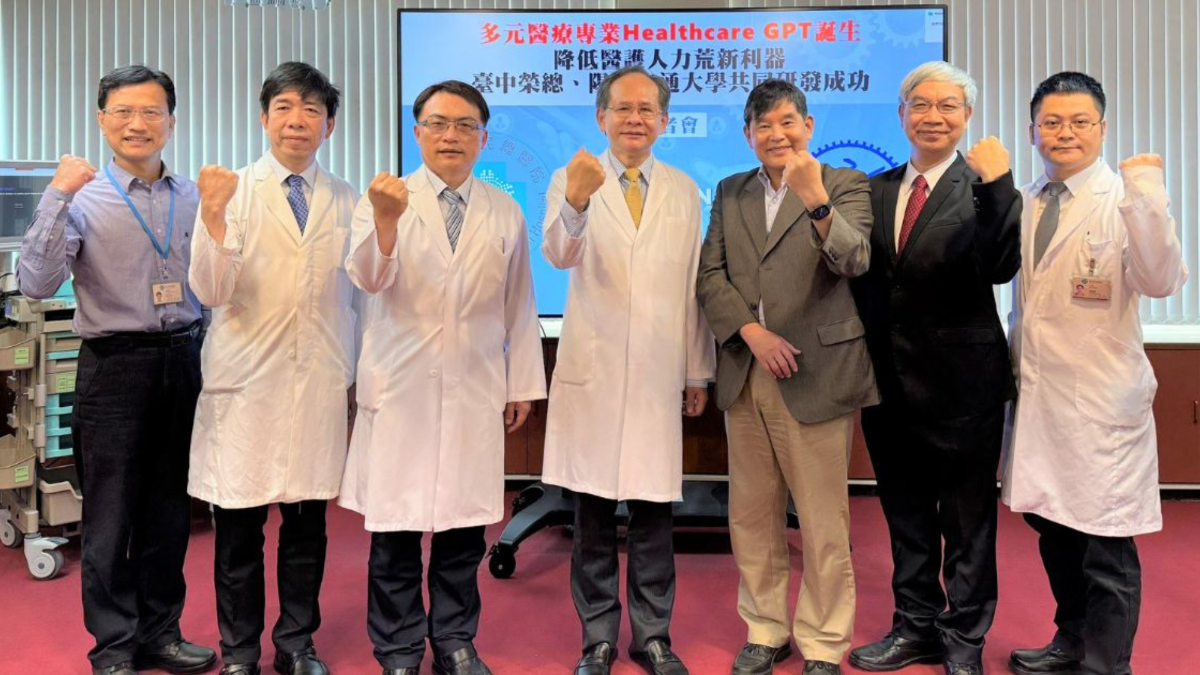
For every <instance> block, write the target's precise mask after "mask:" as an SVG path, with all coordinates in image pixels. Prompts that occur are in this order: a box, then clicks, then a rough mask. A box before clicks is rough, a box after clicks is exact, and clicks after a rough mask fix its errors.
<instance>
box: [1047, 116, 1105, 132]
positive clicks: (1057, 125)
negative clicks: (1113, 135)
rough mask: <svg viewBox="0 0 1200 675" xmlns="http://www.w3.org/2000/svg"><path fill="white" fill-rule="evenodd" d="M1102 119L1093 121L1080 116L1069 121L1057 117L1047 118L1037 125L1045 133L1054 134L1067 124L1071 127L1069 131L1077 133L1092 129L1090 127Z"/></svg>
mask: <svg viewBox="0 0 1200 675" xmlns="http://www.w3.org/2000/svg"><path fill="white" fill-rule="evenodd" d="M1102 121H1103V120H1097V121H1095V122H1093V121H1091V120H1085V119H1082V118H1081V119H1077V120H1071V121H1070V122H1063V121H1062V120H1059V119H1048V120H1042V121H1041V122H1038V123H1037V127H1038V128H1039V129H1041V130H1042V131H1043V132H1045V133H1047V134H1056V133H1058V132H1059V131H1060V130H1062V128H1063V125H1067V126H1070V127H1071V131H1074V132H1075V133H1077V134H1086V133H1087V132H1089V131H1091V130H1092V127H1094V126H1096V125H1097V124H1100V122H1102Z"/></svg>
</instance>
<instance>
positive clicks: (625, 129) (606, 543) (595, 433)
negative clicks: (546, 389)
mask: <svg viewBox="0 0 1200 675" xmlns="http://www.w3.org/2000/svg"><path fill="white" fill-rule="evenodd" d="M670 96H671V93H670V90H669V89H668V88H667V85H666V82H664V81H663V80H662V78H659V77H654V76H652V75H650V74H649V73H648V72H646V70H645V69H644V68H642V67H640V66H631V67H628V68H623V69H621V70H618V71H616V72H614V73H612V74H611V75H609V76H608V78H607V79H606V80H605V81H604V82H603V83H602V84H601V86H600V88H599V90H598V91H597V95H596V121H597V123H598V124H599V126H600V130H601V131H603V132H604V133H605V135H607V136H608V149H607V150H605V151H604V152H602V153H601V154H599V155H592V154H591V153H589V152H587V151H586V150H584V149H582V148H581V149H580V150H579V152H578V153H576V155H575V156H574V157H573V158H572V159H571V161H570V162H569V163H568V164H567V166H566V167H565V168H563V169H560V170H558V171H557V172H555V174H554V177H553V179H552V180H551V185H550V190H549V191H548V193H547V195H546V199H547V208H546V221H545V224H544V230H545V236H544V243H543V244H542V252H543V253H544V254H545V256H546V259H547V260H548V261H549V262H550V264H552V265H554V266H555V267H557V268H559V269H565V270H570V272H571V285H570V290H569V292H568V295H567V307H566V312H565V314H564V319H563V332H562V338H561V339H560V340H559V346H558V361H557V366H556V368H555V371H554V378H553V381H552V382H551V385H550V411H549V416H548V419H547V427H546V456H545V465H544V469H543V476H542V479H543V480H544V481H546V482H547V483H551V484H554V485H561V486H562V487H564V488H568V489H570V490H573V491H574V492H575V495H576V507H575V544H574V548H573V551H572V555H571V596H572V598H573V599H574V601H575V609H576V611H578V613H579V619H580V621H581V622H582V623H583V657H582V658H581V659H580V661H579V663H578V665H577V666H576V669H575V673H576V674H577V675H607V673H608V672H609V669H610V667H611V664H612V661H613V659H614V658H615V656H616V652H617V650H616V647H615V645H616V642H617V636H618V633H619V629H620V623H621V603H620V600H619V599H618V587H619V576H618V564H617V521H616V510H617V502H618V501H624V502H625V504H626V506H627V508H628V510H629V525H628V549H629V563H628V569H627V574H628V579H629V583H628V600H629V623H630V626H631V628H632V632H633V640H632V645H631V647H630V652H631V655H632V656H633V658H634V659H635V660H636V661H638V662H639V663H641V664H642V665H643V666H644V667H645V668H646V669H647V670H648V671H649V672H651V673H664V674H668V673H669V674H686V673H687V668H686V667H684V665H683V662H682V661H681V660H680V659H679V657H678V656H676V655H675V654H674V653H673V652H672V651H671V637H670V634H669V630H668V629H669V625H670V620H671V610H672V606H673V604H674V599H675V562H674V553H673V550H672V546H671V529H672V514H671V503H672V502H673V501H675V500H678V499H680V498H681V497H682V488H683V422H682V418H681V415H680V413H681V410H682V414H683V415H686V416H688V417H696V416H698V415H700V413H701V412H703V410H704V405H705V402H706V400H707V398H708V380H709V378H711V377H712V375H713V369H714V364H713V360H714V357H713V343H712V334H711V333H710V332H709V330H708V325H707V324H706V323H705V322H704V319H703V317H702V316H701V314H700V307H699V305H698V304H697V302H696V269H697V261H698V259H699V253H700V241H701V235H700V194H699V191H698V190H697V189H696V184H695V183H694V182H692V179H690V178H688V177H687V175H685V174H684V173H683V172H682V171H679V170H678V169H676V168H674V167H671V166H668V165H666V164H664V163H663V162H661V161H659V160H658V159H657V158H655V157H654V155H653V153H652V151H651V149H652V147H653V145H654V141H655V139H656V138H658V135H659V134H660V133H661V132H662V129H663V127H664V126H665V125H666V123H667V108H668V105H669V103H670Z"/></svg>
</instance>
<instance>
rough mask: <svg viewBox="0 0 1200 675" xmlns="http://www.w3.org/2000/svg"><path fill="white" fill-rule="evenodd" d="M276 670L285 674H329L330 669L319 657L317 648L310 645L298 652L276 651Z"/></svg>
mask: <svg viewBox="0 0 1200 675" xmlns="http://www.w3.org/2000/svg"><path fill="white" fill-rule="evenodd" d="M275 672H277V673H282V674H283V675H329V669H328V668H326V667H325V664H324V663H322V662H321V659H318V658H317V650H316V649H314V648H312V647H309V648H308V649H301V650H300V651H298V652H292V653H291V654H284V653H282V652H275Z"/></svg>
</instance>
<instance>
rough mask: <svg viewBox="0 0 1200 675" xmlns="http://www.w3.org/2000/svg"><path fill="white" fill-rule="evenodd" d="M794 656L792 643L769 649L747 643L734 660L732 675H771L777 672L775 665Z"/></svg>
mask: <svg viewBox="0 0 1200 675" xmlns="http://www.w3.org/2000/svg"><path fill="white" fill-rule="evenodd" d="M791 655H792V643H791V642H785V643H783V646H782V647H768V646H767V645H756V644H754V643H753V642H748V643H746V646H745V647H742V651H740V652H738V655H737V658H736V659H734V660H733V671H732V675H770V674H771V672H772V671H774V670H775V664H776V663H779V662H780V661H782V660H784V659H786V658H787V657H789V656H791Z"/></svg>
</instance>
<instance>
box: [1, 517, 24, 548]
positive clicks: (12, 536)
mask: <svg viewBox="0 0 1200 675" xmlns="http://www.w3.org/2000/svg"><path fill="white" fill-rule="evenodd" d="M23 543H25V542H24V537H22V536H21V533H20V532H17V526H16V525H13V521H12V515H11V514H10V513H9V512H8V509H0V544H4V546H5V548H21V545H22V544H23Z"/></svg>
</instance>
